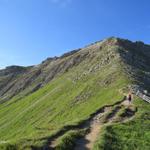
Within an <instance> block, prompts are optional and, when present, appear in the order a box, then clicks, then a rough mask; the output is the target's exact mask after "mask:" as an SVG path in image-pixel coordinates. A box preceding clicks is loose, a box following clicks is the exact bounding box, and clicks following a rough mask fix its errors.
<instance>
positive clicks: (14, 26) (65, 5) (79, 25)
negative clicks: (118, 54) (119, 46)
mask: <svg viewBox="0 0 150 150" xmlns="http://www.w3.org/2000/svg"><path fill="white" fill-rule="evenodd" d="M111 36H116V37H121V38H126V39H130V40H133V41H136V40H137V41H139V40H140V41H144V42H145V43H147V44H150V0H0V68H1V69H2V68H4V67H6V66H10V65H24V66H28V65H35V64H39V63H41V61H43V60H44V59H46V58H47V57H53V56H60V55H61V54H63V53H65V52H68V51H70V50H74V49H77V48H81V47H84V46H85V45H88V44H90V43H92V42H96V41H99V40H102V39H104V38H108V37H111Z"/></svg>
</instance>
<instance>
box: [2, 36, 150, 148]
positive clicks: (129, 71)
mask: <svg viewBox="0 0 150 150" xmlns="http://www.w3.org/2000/svg"><path fill="white" fill-rule="evenodd" d="M149 58H150V46H148V45H144V44H143V43H132V42H130V41H128V40H122V39H118V38H109V39H106V40H104V41H101V42H97V43H95V44H92V45H90V46H87V47H85V48H83V49H80V50H78V51H74V52H71V53H69V54H65V55H64V56H62V57H60V58H52V59H48V60H46V61H44V62H43V63H42V64H40V65H38V66H32V67H28V68H22V67H16V68H17V73H16V72H15V71H14V72H13V71H12V70H13V69H12V68H11V69H12V70H11V69H10V68H7V69H5V70H1V71H0V81H1V82H0V85H1V89H0V93H1V95H0V96H1V102H3V103H2V104H0V145H3V148H6V147H9V145H10V144H11V145H16V146H14V147H17V149H21V148H20V147H22V148H23V149H25V148H27V147H28V148H29V147H30V148H31V147H32V146H42V145H44V144H45V142H47V140H48V138H49V137H51V136H52V135H53V134H55V133H57V132H58V131H59V130H60V129H62V128H63V127H64V126H66V125H75V124H79V123H80V122H81V121H82V120H85V119H87V118H88V117H89V116H90V114H92V113H94V112H96V110H98V109H99V108H101V107H103V106H104V105H110V104H113V103H115V102H117V101H120V100H121V99H122V98H123V96H124V95H123V93H124V92H127V91H128V88H129V85H131V84H133V83H134V84H139V85H141V86H144V88H147V87H148V85H149V83H150V80H149V75H150V74H149V72H150V66H149V60H150V59H149ZM9 69H10V70H9ZM7 70H9V71H8V73H7V76H6V75H5V74H6V72H7ZM18 70H21V71H18ZM3 72H4V73H3ZM143 75H144V76H143ZM6 81H7V82H6ZM5 82H6V83H5ZM4 85H5V86H4Z"/></svg>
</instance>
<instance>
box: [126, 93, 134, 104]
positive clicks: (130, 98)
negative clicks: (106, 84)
mask: <svg viewBox="0 0 150 150" xmlns="http://www.w3.org/2000/svg"><path fill="white" fill-rule="evenodd" d="M132 98H133V96H132V92H129V93H128V96H127V99H128V101H129V104H131V101H132Z"/></svg>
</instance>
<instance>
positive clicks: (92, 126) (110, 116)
mask: <svg viewBox="0 0 150 150" xmlns="http://www.w3.org/2000/svg"><path fill="white" fill-rule="evenodd" d="M128 106H130V105H129V102H128V101H127V100H123V101H121V102H118V103H116V104H114V105H110V106H105V107H103V108H101V109H100V110H98V111H97V112H96V113H94V114H92V115H91V118H90V119H89V120H86V121H85V122H84V123H82V125H79V126H71V127H66V129H65V130H63V131H60V133H58V134H56V135H55V136H54V138H52V139H51V140H50V141H51V142H50V143H49V148H50V149H55V147H56V146H57V141H58V139H59V138H60V137H61V136H62V135H64V134H65V133H66V132H68V131H70V130H78V129H85V128H88V129H89V132H88V133H87V134H86V135H85V136H84V137H82V138H80V139H77V140H76V141H75V145H76V146H75V148H74V150H91V149H92V148H93V146H94V143H95V141H96V140H97V138H98V136H99V134H100V130H101V127H102V126H103V125H104V124H111V123H113V122H114V120H115V119H116V118H117V113H118V112H119V111H120V109H121V108H122V107H124V109H125V108H127V107H128ZM133 115H134V113H133ZM130 119H131V117H130V116H125V117H124V118H123V120H122V122H124V121H128V120H130Z"/></svg>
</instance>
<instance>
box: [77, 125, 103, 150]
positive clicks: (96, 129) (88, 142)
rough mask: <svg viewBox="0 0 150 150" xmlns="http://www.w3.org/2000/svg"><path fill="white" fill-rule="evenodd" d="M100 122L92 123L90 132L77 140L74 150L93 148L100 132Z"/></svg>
mask: <svg viewBox="0 0 150 150" xmlns="http://www.w3.org/2000/svg"><path fill="white" fill-rule="evenodd" d="M100 128H101V126H100V124H98V123H94V124H92V125H91V128H90V132H89V133H88V134H87V135H86V136H85V137H84V138H82V139H79V140H78V141H77V142H76V147H75V149H74V150H90V149H92V147H93V145H94V143H95V141H96V139H97V136H98V135H99V133H100Z"/></svg>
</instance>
